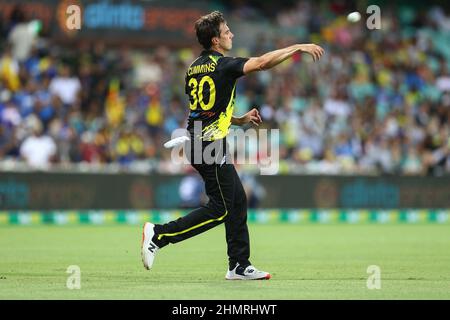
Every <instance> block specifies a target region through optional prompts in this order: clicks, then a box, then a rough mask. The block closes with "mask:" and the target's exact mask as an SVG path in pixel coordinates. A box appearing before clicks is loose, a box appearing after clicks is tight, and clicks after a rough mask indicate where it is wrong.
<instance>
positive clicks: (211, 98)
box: [188, 76, 216, 110]
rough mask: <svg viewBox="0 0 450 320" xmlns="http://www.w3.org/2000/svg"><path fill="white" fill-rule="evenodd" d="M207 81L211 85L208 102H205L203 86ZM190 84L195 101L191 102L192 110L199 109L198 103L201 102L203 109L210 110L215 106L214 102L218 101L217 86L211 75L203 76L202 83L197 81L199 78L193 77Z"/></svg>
mask: <svg viewBox="0 0 450 320" xmlns="http://www.w3.org/2000/svg"><path fill="white" fill-rule="evenodd" d="M205 82H207V83H208V85H209V101H208V103H205V102H204V101H203V86H204V85H205ZM188 85H189V87H191V88H192V90H191V92H190V94H191V97H192V100H193V102H191V103H189V108H191V110H195V109H197V104H200V107H201V108H202V109H203V110H209V109H211V108H212V107H213V106H214V102H216V86H215V84H214V81H213V79H211V77H210V76H204V77H203V78H201V80H200V83H199V82H198V81H197V79H195V78H191V79H190V80H189V83H188ZM197 89H198V92H197Z"/></svg>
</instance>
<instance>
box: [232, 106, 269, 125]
mask: <svg viewBox="0 0 450 320" xmlns="http://www.w3.org/2000/svg"><path fill="white" fill-rule="evenodd" d="M250 122H251V123H253V124H254V125H257V126H258V125H259V124H260V123H261V122H262V119H261V116H260V115H259V111H258V110H257V109H256V108H253V109H252V110H250V111H249V112H247V113H246V114H244V115H243V116H242V117H235V116H232V117H231V124H234V125H237V126H243V125H245V124H247V123H250Z"/></svg>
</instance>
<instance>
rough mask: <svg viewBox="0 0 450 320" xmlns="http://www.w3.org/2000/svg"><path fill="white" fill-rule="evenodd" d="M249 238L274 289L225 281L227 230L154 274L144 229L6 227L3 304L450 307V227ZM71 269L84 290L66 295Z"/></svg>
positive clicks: (262, 231)
mask: <svg viewBox="0 0 450 320" xmlns="http://www.w3.org/2000/svg"><path fill="white" fill-rule="evenodd" d="M250 236H251V242H252V256H251V260H252V262H253V263H254V265H255V266H257V267H258V268H261V269H263V270H267V271H270V272H271V273H272V276H273V278H272V279H271V280H269V281H226V280H224V276H225V272H226V267H227V264H226V246H225V240H224V227H223V225H222V226H219V227H217V228H215V229H213V230H210V231H208V232H206V233H204V234H202V235H200V236H197V237H195V238H192V239H189V240H187V241H184V242H182V243H179V244H176V245H170V246H168V247H166V248H164V249H163V250H161V251H160V252H158V255H157V258H156V261H155V264H154V268H153V270H151V271H147V270H145V269H144V268H143V266H142V263H141V257H140V241H141V227H140V226H138V225H134V226H130V225H114V226H106V225H104V226H93V225H84V226H45V225H41V226H3V227H1V228H0V299H244V300H247V299H248V300H250V299H252V300H254V299H450V249H449V248H450V227H449V226H448V225H430V224H419V225H407V224H403V225H402V224H395V225H313V224H310V225H289V224H279V223H278V224H277V223H273V224H267V225H258V224H251V225H250ZM69 265H78V266H79V267H80V268H81V289H79V290H69V289H67V288H66V281H67V278H68V276H69V274H67V273H66V270H67V267H68V266H69ZM369 265H377V266H379V267H380V268H381V289H379V290H376V289H374V290H369V289H368V288H367V287H366V281H367V278H368V276H369V274H367V267H368V266H369Z"/></svg>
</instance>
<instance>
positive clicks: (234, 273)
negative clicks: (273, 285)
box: [225, 264, 271, 280]
mask: <svg viewBox="0 0 450 320" xmlns="http://www.w3.org/2000/svg"><path fill="white" fill-rule="evenodd" d="M270 277H271V275H270V273H268V272H265V271H260V270H258V269H256V268H255V267H254V266H251V265H250V266H248V267H246V268H244V267H241V266H239V264H237V265H236V267H235V268H234V269H233V270H228V272H227V274H226V275H225V279H227V280H269V279H270Z"/></svg>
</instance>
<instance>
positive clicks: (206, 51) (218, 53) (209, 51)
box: [201, 49, 223, 57]
mask: <svg viewBox="0 0 450 320" xmlns="http://www.w3.org/2000/svg"><path fill="white" fill-rule="evenodd" d="M211 54H212V55H215V56H221V57H223V54H221V53H220V52H218V51H215V50H211V49H210V50H203V51H202V53H201V55H202V56H203V55H211Z"/></svg>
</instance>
